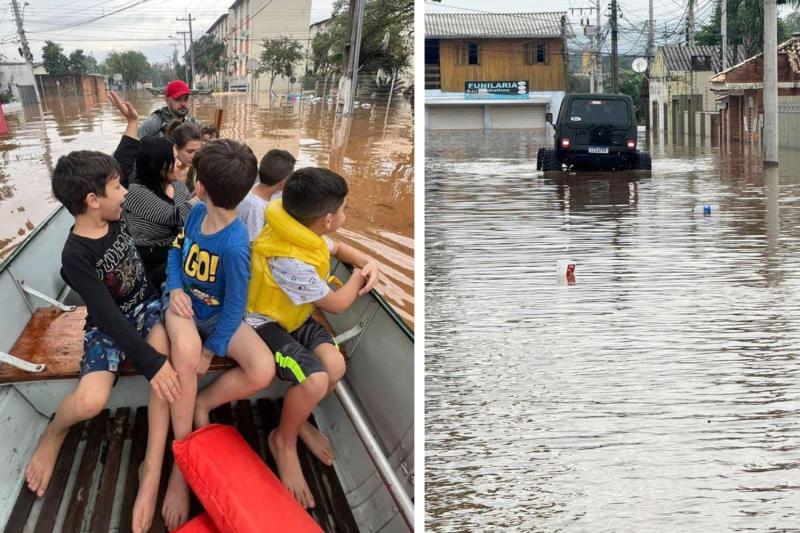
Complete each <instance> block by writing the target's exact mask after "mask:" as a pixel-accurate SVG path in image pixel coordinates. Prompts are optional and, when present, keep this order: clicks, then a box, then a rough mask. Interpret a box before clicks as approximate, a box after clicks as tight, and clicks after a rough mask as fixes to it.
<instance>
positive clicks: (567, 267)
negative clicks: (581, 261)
mask: <svg viewBox="0 0 800 533" xmlns="http://www.w3.org/2000/svg"><path fill="white" fill-rule="evenodd" d="M576 265H577V263H575V261H570V260H569V259H559V260H558V261H556V272H557V273H558V277H560V278H571V277H573V276H574V275H575V266H576Z"/></svg>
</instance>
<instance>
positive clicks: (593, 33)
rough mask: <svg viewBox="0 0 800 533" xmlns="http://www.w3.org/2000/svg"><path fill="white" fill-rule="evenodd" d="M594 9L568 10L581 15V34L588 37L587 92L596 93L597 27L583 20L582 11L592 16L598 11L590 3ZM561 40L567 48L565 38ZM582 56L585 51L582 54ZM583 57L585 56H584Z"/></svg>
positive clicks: (596, 3)
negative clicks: (586, 11)
mask: <svg viewBox="0 0 800 533" xmlns="http://www.w3.org/2000/svg"><path fill="white" fill-rule="evenodd" d="M592 4H593V6H594V7H571V8H569V10H570V13H571V14H573V15H574V14H575V11H579V12H580V14H581V27H582V28H583V34H584V35H585V36H587V37H589V49H588V54H589V92H592V93H594V92H597V89H596V87H595V86H596V84H597V83H596V79H597V48H596V46H595V38H596V37H597V26H595V25H593V24H592V21H591V19H590V18H589V17H586V18H583V10H584V9H586V10H588V11H589V15H591V14H592V11H594V10H597V9H598V2H592ZM561 40H562V42H563V46H564V47H565V50H566V47H567V43H566V40H565V36H564V35H562V36H561ZM583 53H584V54H586V53H587V51H584V52H583ZM584 57H585V55H584Z"/></svg>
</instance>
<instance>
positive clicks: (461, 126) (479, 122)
mask: <svg viewBox="0 0 800 533" xmlns="http://www.w3.org/2000/svg"><path fill="white" fill-rule="evenodd" d="M428 129H431V130H482V129H483V106H480V105H442V106H430V107H428Z"/></svg>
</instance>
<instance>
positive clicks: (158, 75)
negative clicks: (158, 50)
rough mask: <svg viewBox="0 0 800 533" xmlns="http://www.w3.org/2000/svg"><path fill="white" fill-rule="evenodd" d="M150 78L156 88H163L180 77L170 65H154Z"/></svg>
mask: <svg viewBox="0 0 800 533" xmlns="http://www.w3.org/2000/svg"><path fill="white" fill-rule="evenodd" d="M150 77H151V78H152V81H153V86H154V87H163V86H164V85H166V84H168V83H169V82H171V81H172V80H174V79H177V78H178V75H177V74H176V73H175V69H174V68H172V67H171V66H170V64H169V63H153V65H152V67H151V72H150Z"/></svg>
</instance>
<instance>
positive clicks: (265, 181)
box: [236, 150, 295, 242]
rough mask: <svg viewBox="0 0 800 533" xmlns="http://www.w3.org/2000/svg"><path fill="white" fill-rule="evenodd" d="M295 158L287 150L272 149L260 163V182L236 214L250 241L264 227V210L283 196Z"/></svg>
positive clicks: (246, 197) (237, 209)
mask: <svg viewBox="0 0 800 533" xmlns="http://www.w3.org/2000/svg"><path fill="white" fill-rule="evenodd" d="M294 163H295V159H294V156H293V155H292V154H290V153H289V152H287V151H286V150H270V151H269V152H267V153H266V154H265V155H264V157H262V158H261V163H260V164H259V165H258V183H256V186H255V187H253V188H252V189H251V190H250V192H249V193H247V196H245V198H244V200H242V203H240V204H239V207H237V208H236V214H237V216H238V217H239V220H241V221H242V222H244V225H245V226H247V233H248V235H249V236H250V241H251V242H252V241H253V239H255V238H256V237H257V236H258V234H259V232H260V231H261V230H262V229H263V228H264V210H265V209H266V208H267V204H268V203H269V202H270V201H271V200H275V199H277V198H280V197H281V191H283V184H284V182H286V178H288V177H289V174H291V173H292V171H293V170H294Z"/></svg>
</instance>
